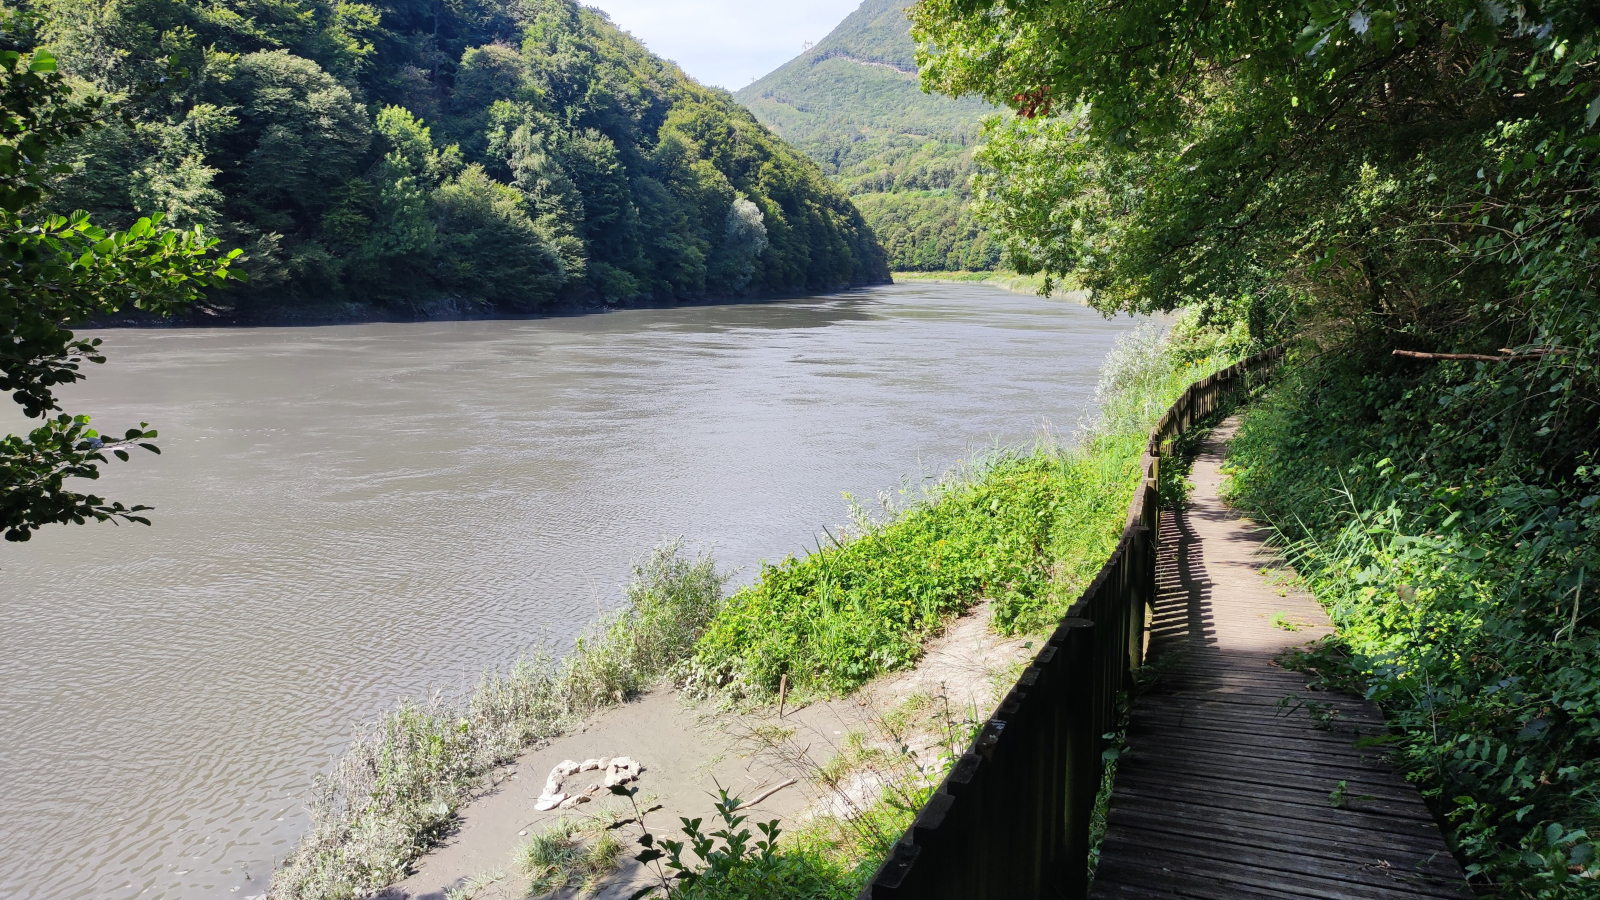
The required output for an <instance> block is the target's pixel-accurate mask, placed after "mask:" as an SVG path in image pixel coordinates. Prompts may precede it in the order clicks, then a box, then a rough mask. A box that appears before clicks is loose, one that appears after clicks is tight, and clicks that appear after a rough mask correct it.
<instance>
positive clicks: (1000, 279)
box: [892, 269, 1076, 297]
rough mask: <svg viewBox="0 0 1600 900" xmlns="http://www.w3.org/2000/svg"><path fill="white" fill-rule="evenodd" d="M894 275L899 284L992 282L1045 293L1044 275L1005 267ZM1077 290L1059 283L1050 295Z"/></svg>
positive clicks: (1025, 291)
mask: <svg viewBox="0 0 1600 900" xmlns="http://www.w3.org/2000/svg"><path fill="white" fill-rule="evenodd" d="M892 277H893V278H894V280H895V283H897V284H903V283H912V282H918V281H931V282H939V283H952V284H991V285H994V286H995V287H998V288H1004V289H1005V290H1008V291H1011V292H1013V293H1017V294H1037V295H1041V296H1043V295H1044V276H1043V275H1022V274H1019V273H1017V272H1011V271H1007V270H1005V269H997V270H995V271H992V272H982V271H979V272H970V271H952V272H895V273H893V275H892ZM1075 290H1076V288H1075V287H1074V286H1072V285H1066V284H1060V283H1057V284H1054V285H1052V286H1051V291H1050V294H1049V296H1052V297H1064V296H1067V295H1069V294H1071V293H1072V292H1074V291H1075Z"/></svg>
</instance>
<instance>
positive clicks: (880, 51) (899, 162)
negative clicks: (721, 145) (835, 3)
mask: <svg viewBox="0 0 1600 900" xmlns="http://www.w3.org/2000/svg"><path fill="white" fill-rule="evenodd" d="M910 4H911V0H866V2H865V3H863V4H862V5H861V7H860V8H859V9H857V10H856V11H855V12H853V13H851V14H850V15H849V16H848V17H846V18H845V20H844V21H843V22H841V23H839V25H838V27H836V28H835V29H834V30H833V31H832V32H831V33H829V35H828V36H827V37H826V38H824V39H823V40H822V42H821V43H819V44H817V46H815V47H813V48H811V49H810V50H808V51H806V52H805V53H802V54H801V55H800V56H798V57H796V58H794V59H792V60H790V61H789V62H787V63H785V64H784V65H783V66H780V67H779V68H778V69H776V70H774V71H773V72H771V73H769V74H768V75H767V76H766V77H764V78H762V79H760V80H758V81H756V82H755V83H753V84H751V85H750V86H748V87H745V88H742V89H741V90H739V91H738V92H737V93H736V94H735V95H734V96H735V97H736V98H737V99H738V100H739V102H741V103H743V104H744V105H745V106H746V107H747V108H749V109H750V111H751V112H753V113H755V115H756V118H758V119H760V120H761V123H762V124H763V125H766V126H767V127H768V128H771V129H772V130H773V131H774V132H776V133H777V134H779V135H780V136H782V137H783V138H784V140H786V141H788V142H790V143H791V144H793V145H794V146H795V147H797V148H799V149H800V150H802V151H804V152H805V153H806V154H808V155H809V156H810V157H811V158H812V159H814V160H816V161H817V163H818V164H819V165H821V166H822V170H823V171H824V172H826V173H828V174H829V175H831V176H833V178H834V179H835V180H836V181H837V182H838V183H839V184H840V185H841V186H842V187H844V189H845V190H846V191H847V192H849V193H850V195H851V197H852V199H853V200H855V202H856V205H857V206H858V207H859V208H860V209H861V211H862V214H863V215H865V216H866V218H867V222H868V224H869V225H871V226H872V228H873V230H874V232H875V233H876V234H877V236H878V239H879V240H880V241H881V242H882V244H883V246H884V249H885V250H886V251H887V252H888V254H889V260H890V265H891V266H892V267H893V268H895V269H899V270H921V271H930V270H942V269H990V268H993V267H994V266H995V265H996V264H997V263H998V262H999V259H1000V248H999V245H998V244H996V243H994V242H992V241H991V240H990V239H989V236H988V234H987V233H986V232H985V231H984V230H983V229H982V228H980V227H979V226H978V225H977V223H976V222H974V221H973V220H972V217H971V215H970V214H969V212H968V211H967V200H968V195H967V187H966V186H967V176H968V175H970V174H971V171H972V149H973V145H974V143H975V141H976V138H977V134H978V127H979V123H980V122H981V121H982V119H983V117H984V116H986V115H989V114H990V113H992V112H994V108H993V107H991V106H990V105H989V104H987V103H985V102H983V101H981V100H970V99H969V100H951V99H950V98H948V97H943V96H936V95H931V94H925V93H923V92H922V90H921V88H920V87H919V86H918V82H917V75H916V58H915V57H916V45H915V44H914V43H913V42H912V40H911V25H910V22H909V21H908V20H907V19H906V17H905V10H906V7H908V6H909V5H910Z"/></svg>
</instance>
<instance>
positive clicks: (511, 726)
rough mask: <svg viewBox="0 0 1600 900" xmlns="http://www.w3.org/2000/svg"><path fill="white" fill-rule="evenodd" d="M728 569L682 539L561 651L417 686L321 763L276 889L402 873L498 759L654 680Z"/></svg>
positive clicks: (343, 886) (386, 879)
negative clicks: (452, 693) (414, 694)
mask: <svg viewBox="0 0 1600 900" xmlns="http://www.w3.org/2000/svg"><path fill="white" fill-rule="evenodd" d="M725 584H726V577H725V576H724V575H722V574H720V573H718V572H717V571H716V567H715V565H714V563H713V562H712V560H711V558H710V557H708V556H699V557H694V556H690V555H688V554H686V553H685V552H684V550H683V548H682V546H681V544H680V543H678V542H670V543H667V544H665V545H663V546H662V547H659V548H657V549H656V550H655V551H654V552H652V553H651V555H650V556H649V557H648V558H647V559H646V560H645V561H644V562H642V563H640V564H638V565H636V566H635V567H634V571H633V578H632V581H631V582H630V583H629V584H628V586H627V588H626V599H627V603H626V604H625V605H624V607H623V608H622V609H621V610H620V611H619V612H617V613H614V614H612V615H610V616H607V617H605V618H603V619H602V620H601V621H600V622H598V623H596V624H595V625H594V626H593V627H591V628H590V629H589V630H588V631H587V632H586V633H585V634H584V635H583V636H582V637H580V638H579V639H578V641H577V643H576V646H575V647H574V649H573V651H572V652H571V653H570V654H568V655H567V656H566V657H565V658H563V659H561V660H559V661H558V660H556V659H555V658H554V657H553V656H552V655H551V653H550V652H549V650H548V649H547V648H540V649H538V650H536V651H534V652H533V653H531V654H529V655H527V656H525V657H523V658H522V659H520V660H518V661H517V662H516V663H515V664H514V665H513V666H511V668H510V669H508V670H506V671H503V672H490V673H487V674H485V675H484V676H483V678H482V679H481V680H480V681H479V682H478V685H477V687H476V688H474V689H473V690H472V692H471V693H470V694H469V695H468V696H466V697H465V698H464V699H462V700H450V699H447V698H445V697H442V696H440V695H435V696H433V697H431V698H429V699H428V700H425V701H415V700H407V701H405V702H403V703H402V704H401V705H400V707H399V708H398V709H396V710H395V711H394V712H393V713H390V714H389V715H387V716H385V717H384V718H383V719H382V720H380V721H379V722H377V723H375V724H373V725H370V726H367V727H365V728H362V729H360V730H359V731H357V733H356V736H355V739H354V740H353V741H352V743H351V746H350V749H349V751H348V752H347V753H346V754H345V756H344V757H343V758H342V759H340V760H339V761H338V762H337V763H336V764H335V766H334V769H333V771H332V772H330V773H328V774H327V775H324V776H319V777H318V778H317V780H316V783H315V787H314V795H313V799H312V803H311V815H312V828H311V831H310V833H309V834H307V835H306V837H305V838H304V839H303V840H302V841H301V843H300V844H299V846H297V847H296V848H295V849H294V850H293V851H292V852H291V853H290V855H289V857H288V859H286V860H285V861H284V863H283V865H282V866H281V867H280V868H279V869H278V871H277V873H276V874H275V875H274V876H273V879H272V884H271V886H270V888H269V889H268V896H269V897H272V898H275V900H346V898H353V897H359V896H362V895H364V894H366V893H370V892H372V891H374V890H376V889H378V888H382V887H384V886H386V885H388V884H391V883H392V882H394V881H396V880H398V879H399V878H401V877H404V876H405V874H406V873H407V872H408V871H409V869H410V864H411V861H412V860H413V859H415V858H416V857H417V856H418V855H420V854H421V853H422V852H423V851H424V850H426V849H427V848H428V847H430V846H432V845H433V844H434V843H436V842H437V841H438V839H439V838H440V837H441V836H442V835H443V834H444V833H445V832H446V831H447V830H448V829H449V828H450V827H451V826H452V823H453V821H454V817H455V812H456V810H457V809H458V808H459V807H460V806H461V805H462V804H463V803H465V802H466V801H467V800H468V799H470V798H471V796H472V795H473V793H474V792H475V791H476V790H477V789H478V788H479V787H480V786H481V785H482V784H483V783H484V778H485V776H486V775H487V774H488V773H489V771H490V770H491V769H492V768H493V767H494V766H496V765H498V764H500V763H502V762H505V761H507V760H509V759H511V758H513V757H514V756H515V755H516V754H517V753H518V752H519V751H521V750H522V749H524V748H525V747H528V746H530V745H531V744H533V743H535V742H537V741H540V740H545V739H548V738H551V737H553V736H555V735H558V734H560V733H562V732H563V731H564V730H565V729H567V728H569V727H571V726H572V724H573V723H575V722H576V721H577V720H579V719H581V718H582V717H584V716H586V715H589V714H591V713H593V712H595V711H596V710H599V709H601V708H604V707H606V706H611V705H615V704H618V703H621V702H623V701H624V700H626V699H627V698H628V697H630V696H632V695H635V694H637V693H638V692H640V691H642V690H644V689H645V688H647V687H648V686H649V685H650V684H651V683H652V682H653V681H654V680H655V679H658V678H660V677H661V676H662V675H663V674H665V673H666V672H667V670H668V669H669V668H671V667H672V666H673V665H674V664H675V663H677V662H678V661H679V660H681V659H682V658H684V657H685V656H686V655H687V654H688V653H689V651H690V650H691V649H692V648H693V646H694V642H695V639H696V637H697V635H698V634H699V633H700V631H701V630H702V629H703V628H704V627H705V624H706V623H707V622H708V621H709V620H710V619H711V617H712V616H714V615H715V614H716V612H717V610H718V609H719V608H720V606H721V603H722V591H723V587H724V585H725Z"/></svg>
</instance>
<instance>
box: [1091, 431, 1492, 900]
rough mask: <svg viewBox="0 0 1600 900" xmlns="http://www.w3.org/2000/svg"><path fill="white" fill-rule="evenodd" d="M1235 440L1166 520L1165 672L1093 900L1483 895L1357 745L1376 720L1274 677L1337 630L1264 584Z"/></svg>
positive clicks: (1290, 677) (1146, 704)
mask: <svg viewBox="0 0 1600 900" xmlns="http://www.w3.org/2000/svg"><path fill="white" fill-rule="evenodd" d="M1231 434H1232V423H1231V421H1230V422H1229V423H1225V425H1224V426H1223V427H1222V428H1220V429H1218V430H1217V431H1216V432H1214V433H1213V435H1212V436H1211V437H1210V438H1209V439H1208V440H1207V442H1206V444H1205V445H1204V446H1203V448H1202V452H1201V455H1200V458H1199V459H1198V460H1196V462H1195V466H1194V471H1193V474H1192V476H1191V479H1192V480H1193V481H1194V483H1195V485H1196V488H1195V490H1194V492H1193V494H1192V495H1191V498H1190V500H1191V502H1190V507H1189V509H1188V510H1186V511H1184V512H1180V513H1176V514H1172V513H1163V515H1162V526H1161V527H1162V532H1163V533H1162V535H1161V537H1162V546H1163V551H1162V558H1161V560H1160V566H1159V574H1158V581H1159V583H1160V584H1159V588H1160V590H1159V596H1158V601H1157V604H1156V610H1155V618H1154V622H1153V624H1152V628H1151V633H1150V637H1151V644H1150V650H1151V654H1152V657H1153V658H1154V660H1155V664H1156V666H1157V668H1158V670H1159V671H1160V673H1161V675H1160V677H1159V679H1158V681H1157V683H1156V684H1155V686H1154V687H1152V688H1151V689H1149V690H1147V691H1145V692H1144V693H1142V694H1140V696H1139V697H1138V699H1137V701H1136V702H1135V705H1134V711H1133V716H1132V721H1131V723H1130V725H1129V730H1128V751H1127V752H1126V753H1125V754H1124V755H1123V757H1122V759H1121V761H1120V762H1119V764H1118V768H1117V776H1116V782H1115V785H1114V789H1113V792H1112V798H1111V811H1110V815H1109V821H1108V827H1107V830H1106V835H1105V840H1104V842H1103V843H1102V845H1101V855H1100V862H1099V868H1098V871H1097V874H1096V878H1095V882H1094V889H1093V894H1092V896H1093V897H1094V898H1103V900H1111V898H1129V900H1154V898H1176V897H1185V898H1204V900H1234V898H1256V900H1267V898H1288V897H1293V898H1320V900H1388V898H1413V900H1414V898H1422V897H1471V896H1472V894H1471V892H1470V891H1469V890H1468V888H1467V885H1466V881H1465V879H1464V877H1463V875H1462V871H1461V868H1460V866H1459V865H1458V864H1457V862H1456V860H1455V859H1454V857H1452V856H1451V855H1450V852H1449V851H1448V850H1447V849H1446V847H1445V843H1444V839H1443V837H1442V836H1441V835H1440V832H1439V828H1438V826H1437V825H1436V824H1435V823H1434V820H1433V818H1432V816H1431V815H1430V814H1429V811H1428V809H1427V807H1426V806H1425V805H1424V804H1423V801H1422V798H1421V797H1420V796H1419V795H1418V793H1417V791H1416V789H1415V788H1414V787H1413V786H1411V785H1410V784H1409V783H1407V782H1406V781H1405V780H1404V779H1403V778H1401V777H1400V776H1399V775H1397V774H1395V773H1394V772H1393V771H1392V770H1391V769H1390V768H1389V767H1388V766H1387V765H1385V764H1384V763H1383V761H1382V760H1381V759H1380V753H1379V751H1377V750H1375V749H1371V748H1360V747H1357V746H1355V741H1356V739H1357V738H1358V737H1360V736H1361V735H1377V734H1381V733H1383V721H1382V717H1381V715H1380V714H1379V712H1378V710H1377V709H1376V708H1375V707H1373V706H1372V704H1370V703H1367V702H1365V701H1363V700H1361V699H1360V698H1355V697H1348V696H1340V695H1331V694H1311V692H1309V691H1307V690H1306V685H1305V681H1304V679H1303V678H1301V677H1299V676H1297V675H1295V674H1294V673H1292V672H1287V671H1284V670H1283V669H1280V668H1277V667H1275V666H1274V665H1273V664H1272V662H1271V660H1272V657H1273V656H1274V655H1276V654H1277V653H1278V652H1280V651H1282V650H1283V649H1285V648H1287V647H1290V646H1293V645H1296V644H1300V643H1303V642H1305V641H1307V640H1309V639H1311V638H1314V637H1317V636H1318V635H1320V634H1325V633H1327V629H1328V620H1327V617H1326V616H1325V615H1324V614H1323V612H1322V610H1321V608H1320V607H1319V606H1318V605H1317V604H1316V602H1315V601H1314V600H1312V599H1311V598H1309V597H1307V596H1305V595H1304V594H1300V593H1298V592H1294V591H1289V592H1287V594H1286V595H1282V594H1280V592H1279V590H1278V589H1275V588H1274V587H1273V586H1272V585H1271V584H1270V583H1268V581H1267V580H1266V579H1265V578H1263V577H1262V575H1261V574H1260V569H1261V568H1262V566H1263V565H1264V564H1265V561H1266V560H1267V559H1269V558H1270V557H1269V556H1267V554H1265V553H1264V551H1263V548H1262V537H1261V535H1260V534H1259V533H1258V532H1257V531H1256V530H1255V529H1254V528H1253V527H1252V526H1251V525H1250V524H1249V523H1248V522H1245V521H1243V520H1242V519H1240V518H1238V517H1237V516H1235V515H1234V514H1233V513H1232V512H1230V511H1229V510H1228V509H1227V508H1226V507H1224V506H1223V505H1222V503H1221V501H1220V500H1219V499H1218V497H1217V487H1218V485H1219V483H1220V481H1221V476H1220V473H1219V472H1218V467H1219V465H1220V463H1221V461H1222V459H1221V457H1222V446H1223V444H1224V442H1225V441H1226V440H1227V438H1228V437H1229V436H1231ZM1275 617H1278V618H1279V621H1286V622H1289V623H1294V624H1296V625H1297V627H1298V628H1299V630H1298V631H1290V630H1287V629H1285V628H1283V627H1281V626H1278V625H1275V624H1274V621H1273V620H1274V618H1275ZM1295 694H1298V695H1300V696H1303V697H1304V696H1311V697H1314V699H1315V700H1316V701H1317V702H1318V703H1319V704H1321V705H1322V708H1323V709H1324V710H1325V711H1328V712H1336V716H1334V718H1333V719H1332V721H1331V723H1330V724H1331V726H1332V727H1331V730H1330V729H1328V728H1319V727H1317V723H1316V722H1315V721H1314V720H1313V718H1312V717H1311V715H1310V714H1309V713H1308V712H1307V711H1306V710H1304V709H1302V710H1300V711H1298V712H1294V713H1292V714H1285V712H1284V710H1282V709H1280V707H1279V701H1280V700H1282V699H1283V698H1284V697H1287V696H1289V695H1295ZM1341 783H1343V785H1344V787H1343V788H1342V789H1341V788H1340V784H1341Z"/></svg>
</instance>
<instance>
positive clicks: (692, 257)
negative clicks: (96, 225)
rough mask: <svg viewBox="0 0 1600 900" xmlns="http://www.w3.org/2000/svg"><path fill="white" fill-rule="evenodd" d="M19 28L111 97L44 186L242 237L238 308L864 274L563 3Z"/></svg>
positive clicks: (573, 294)
mask: <svg viewBox="0 0 1600 900" xmlns="http://www.w3.org/2000/svg"><path fill="white" fill-rule="evenodd" d="M26 8H27V11H29V12H31V13H33V14H34V15H35V16H37V17H38V18H39V20H40V25H39V31H38V33H37V34H36V35H34V36H33V40H34V41H36V42H37V43H39V44H40V45H42V46H44V47H46V48H48V49H50V50H52V51H53V52H54V53H55V54H56V56H57V57H58V59H59V60H60V64H61V66H62V68H63V70H64V71H65V72H66V73H67V74H68V76H69V78H70V80H71V82H72V84H73V85H74V88H75V90H76V91H77V92H78V93H79V94H80V95H81V96H94V95H98V96H103V97H105V98H106V99H107V100H109V101H111V104H112V105H114V106H115V105H119V104H120V105H121V110H122V115H121V116H120V117H113V118H111V119H110V120H109V122H108V125H107V127H104V128H101V129H97V130H93V131H91V132H89V133H88V134H87V135H86V136H84V137H83V138H81V139H80V140H79V141H78V142H77V144H76V146H74V147H73V148H72V150H71V152H70V153H67V154H63V157H62V158H63V160H64V161H67V162H70V164H71V166H72V172H71V173H70V174H66V175H62V176H60V178H61V183H60V184H58V185H57V193H56V195H55V201H54V205H55V207H56V208H57V209H58V210H60V211H63V212H65V211H68V210H72V209H84V210H88V211H89V212H90V213H91V214H92V215H93V217H94V219H95V221H97V222H100V223H103V224H105V225H108V226H121V225H125V224H127V223H129V222H131V221H132V220H133V219H135V218H136V217H137V216H139V215H141V214H149V213H157V212H159V213H163V214H165V216H166V217H167V221H168V223H169V224H176V225H181V226H188V225H194V224H199V225H203V226H204V227H205V228H206V230H207V231H208V232H209V233H212V234H215V235H216V236H219V237H221V238H222V240H223V242H224V244H225V245H229V246H238V247H242V248H243V249H244V250H245V253H246V259H245V262H244V269H245V270H246V272H247V273H248V274H249V276H250V282H249V285H248V286H247V287H242V288H241V287H237V286H235V287H230V288H228V289H227V290H224V291H219V292H214V293H213V294H212V295H211V302H213V303H214V304H216V305H219V306H222V307H230V308H232V309H233V310H234V311H235V312H237V313H240V314H244V315H249V314H251V313H254V312H261V311H264V310H267V309H281V308H282V307H284V306H286V305H294V304H321V303H326V302H330V301H345V300H356V301H364V302H370V303H377V304H381V305H384V306H388V307H391V308H398V309H402V310H405V309H413V310H414V309H417V308H422V307H427V306H430V305H438V304H446V305H451V306H456V307H462V306H465V307H468V308H472V307H477V308H489V307H494V308H501V309H507V310H533V309H537V308H540V307H542V306H545V305H547V304H550V303H552V302H555V301H558V300H578V301H585V302H607V303H615V302H623V301H627V300H632V299H639V298H647V297H653V298H667V297H673V296H678V297H682V296H702V295H729V294H737V293H744V292H763V291H780V290H802V289H810V290H816V289H822V288H828V287H833V286H837V285H842V284H846V283H860V282H868V281H875V280H882V279H884V278H886V275H887V270H886V267H885V265H884V262H883V257H882V251H881V250H880V249H879V248H878V247H877V246H876V244H875V243H874V242H873V240H872V237H871V234H870V232H869V231H868V229H867V228H866V227H865V226H864V224H863V222H862V219H861V216H860V215H859V213H858V212H857V211H856V210H855V209H854V208H853V207H852V206H851V204H850V202H849V201H848V200H847V199H845V196H844V195H843V193H842V192H841V191H840V190H839V189H838V188H837V187H835V186H834V185H832V184H829V183H828V181H827V179H826V178H825V177H823V175H822V173H821V172H819V171H818V169H817V167H816V166H815V165H814V164H813V163H811V162H810V161H809V160H807V159H805V158H804V157H803V156H802V155H800V154H798V153H796V152H795V151H794V150H793V149H791V148H789V147H787V146H785V145H784V144H783V143H782V142H781V141H780V140H778V139H776V138H774V137H773V136H771V135H770V134H769V133H768V132H767V131H766V130H765V129H763V128H762V127H761V126H760V125H759V124H758V123H757V122H756V121H755V120H754V119H753V118H751V116H750V115H749V113H748V112H746V111H745V110H743V109H741V108H740V107H739V106H738V105H737V104H735V103H734V102H733V100H732V99H731V98H730V97H729V96H728V95H727V94H726V93H724V92H722V91H719V90H713V89H708V88H705V87H702V86H700V85H698V84H696V83H694V82H693V81H691V80H690V79H688V78H687V77H686V76H685V75H684V74H683V73H682V72H681V71H679V70H678V69H677V68H676V67H675V66H673V65H672V64H671V63H668V62H666V61H663V60H661V59H658V58H656V57H654V56H652V55H651V54H649V53H648V52H647V51H646V50H645V49H644V48H643V47H642V46H641V45H640V44H639V43H637V42H636V41H634V40H633V39H632V38H630V37H629V36H628V35H626V34H624V33H623V32H621V31H620V30H618V29H617V28H616V27H614V26H613V25H612V24H611V23H610V22H609V21H608V20H606V19H605V17H604V16H603V15H602V14H600V13H597V12H595V11H592V10H588V9H583V8H580V7H579V6H578V5H577V4H575V3H573V2H570V0H526V2H507V0H464V2H458V3H448V4H446V3H422V2H417V0H376V2H372V3H351V2H330V0H270V2H269V0H223V2H216V3H206V4H196V3H187V2H182V0H142V2H139V3H114V2H109V0H38V2H34V3H30V4H27V6H26Z"/></svg>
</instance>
